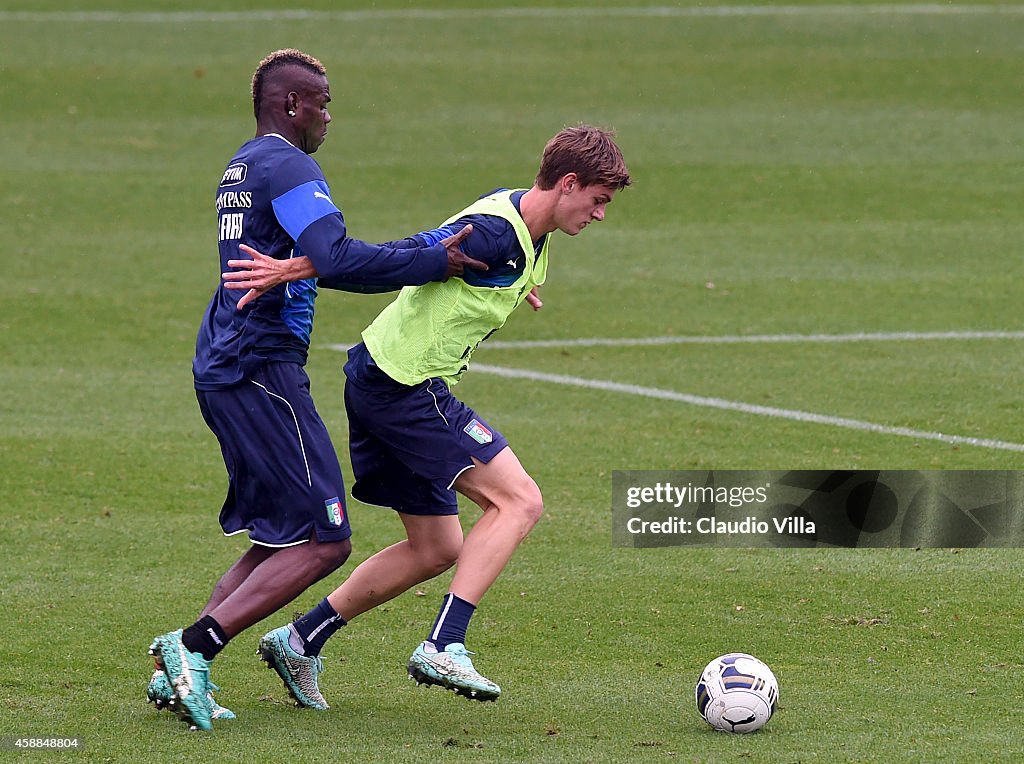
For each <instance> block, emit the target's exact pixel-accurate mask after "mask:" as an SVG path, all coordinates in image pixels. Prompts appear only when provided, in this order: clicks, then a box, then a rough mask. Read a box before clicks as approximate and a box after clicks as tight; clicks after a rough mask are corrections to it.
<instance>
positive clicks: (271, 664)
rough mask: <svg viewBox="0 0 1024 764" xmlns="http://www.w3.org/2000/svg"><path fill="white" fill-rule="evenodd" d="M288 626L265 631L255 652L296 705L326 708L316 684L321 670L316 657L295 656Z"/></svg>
mask: <svg viewBox="0 0 1024 764" xmlns="http://www.w3.org/2000/svg"><path fill="white" fill-rule="evenodd" d="M290 634H291V625H288V626H282V627H281V628H279V629H274V630H273V631H268V632H267V633H266V634H264V635H263V637H262V638H261V639H260V646H259V650H258V651H257V654H258V655H259V656H260V658H262V659H263V660H264V661H265V662H266V664H267V668H272V669H274V671H276V672H277V675H278V676H279V677H281V681H283V682H284V686H285V689H287V690H288V694H289V695H291V696H292V700H294V701H295V705H297V706H299V707H300V708H303V707H304V708H313V709H316V710H317V711H326V710H327V709H329V708H330V706H329V705H327V701H326V700H324V696H323V695H321V694H320V688H319V687H318V686H317V677H318V676H319V675H320V673H321V672H322V671H323V670H324V664H323V661H322V660H320V657H319V656H309V655H299V653H297V652H296V651H295V650H293V649H292V646H291V645H290V644H288V636H289V635H290Z"/></svg>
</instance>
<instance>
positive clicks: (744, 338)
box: [474, 331, 1024, 368]
mask: <svg viewBox="0 0 1024 764" xmlns="http://www.w3.org/2000/svg"><path fill="white" fill-rule="evenodd" d="M1021 339H1024V331H1021V332H1017V331H996V332H970V331H967V332H957V331H952V332H857V333H854V334H736V335H719V336H679V337H590V338H586V337H582V338H577V339H562V340H488V341H487V342H485V343H483V344H481V345H480V349H481V350H483V349H493V350H519V349H523V348H573V347H644V346H647V345H737V344H748V343H749V344H766V343H775V342H777V343H783V342H794V343H798V342H821V343H826V344H827V343H836V344H840V343H844V342H922V341H932V340H1021ZM474 368H476V367H475V366H474Z"/></svg>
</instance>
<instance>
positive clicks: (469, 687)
mask: <svg viewBox="0 0 1024 764" xmlns="http://www.w3.org/2000/svg"><path fill="white" fill-rule="evenodd" d="M472 654H473V653H471V652H470V651H469V650H467V649H466V646H465V645H464V644H462V643H461V642H454V643H452V644H450V645H448V647H446V648H445V649H444V650H441V651H439V650H437V648H435V647H434V645H433V644H432V643H431V642H423V643H421V644H420V645H419V647H417V648H416V650H415V651H414V652H413V654H412V657H410V658H409V676H410V677H412V678H413V679H415V680H416V683H417V684H436V685H437V686H439V687H444V688H445V689H447V690H452V691H453V692H454V693H455V694H456V695H461V696H463V697H464V698H469V699H470V700H480V701H486V700H497V699H498V696H499V695H501V688H500V687H498V685H496V684H495V683H494V682H492V681H491V680H490V679H488V678H487V677H485V676H483V675H482V674H480V672H479V671H477V670H476V669H475V668H473V661H472V660H471V659H470V657H469V656H470V655H472Z"/></svg>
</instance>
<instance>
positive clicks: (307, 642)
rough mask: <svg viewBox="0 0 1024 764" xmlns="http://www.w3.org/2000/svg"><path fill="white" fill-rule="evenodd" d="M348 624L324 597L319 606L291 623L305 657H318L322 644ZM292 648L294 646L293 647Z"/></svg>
mask: <svg viewBox="0 0 1024 764" xmlns="http://www.w3.org/2000/svg"><path fill="white" fill-rule="evenodd" d="M346 623H348V622H347V621H346V620H345V619H344V618H342V617H341V615H339V614H338V613H337V611H335V609H334V608H333V607H331V603H330V602H328V601H327V598H326V597H324V598H323V599H322V600H320V604H319V605H317V606H316V607H315V608H313V609H312V610H310V611H309V612H308V613H306V614H305V615H304V616H302V617H300V618H298V619H296V620H295V622H294V623H292V628H293V629H294V630H295V633H296V634H298V635H299V638H300V639H301V640H302V647H303V650H302V652H303V653H304V654H305V655H309V656H313V655H319V654H320V650H322V649H323V646H324V643H325V642H326V641H327V640H328V639H329V638H330V637H331V635H332V634H334V632H336V631H337V630H338V629H340V628H341V627H342V626H344V625H345V624H346ZM293 647H294V645H293Z"/></svg>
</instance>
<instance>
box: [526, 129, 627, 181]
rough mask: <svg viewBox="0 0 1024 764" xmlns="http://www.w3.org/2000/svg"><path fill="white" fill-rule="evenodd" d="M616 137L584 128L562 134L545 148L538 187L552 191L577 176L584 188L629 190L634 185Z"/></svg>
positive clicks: (538, 176) (565, 131)
mask: <svg viewBox="0 0 1024 764" xmlns="http://www.w3.org/2000/svg"><path fill="white" fill-rule="evenodd" d="M614 136H615V133H614V132H612V131H611V130H603V129H601V128H599V127H593V126H591V125H583V124H580V125H576V126H575V127H567V128H565V129H564V130H562V131H560V132H559V133H558V134H557V135H556V136H555V137H554V138H552V139H551V140H550V141H548V144H547V146H545V147H544V154H543V156H542V157H541V162H540V170H539V171H538V172H537V179H536V181H535V182H536V184H537V187H538V188H540V189H542V190H545V191H546V190H549V189H552V188H554V187H555V185H556V184H557V183H558V181H559V180H561V179H562V178H563V177H565V176H566V175H568V174H569V173H570V172H574V173H576V175H577V177H578V178H579V181H580V183H581V184H582V185H584V186H592V185H600V186H609V187H611V188H615V189H617V190H621V189H623V188H625V187H626V186H628V185H629V184H630V183H631V182H632V181H631V180H630V177H629V170H628V169H627V168H626V162H625V160H623V158H622V152H621V151H620V150H619V147H618V146H616V145H615V141H614V140H612V139H613V137H614Z"/></svg>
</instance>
